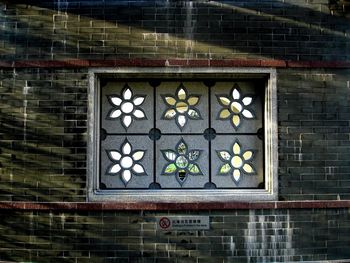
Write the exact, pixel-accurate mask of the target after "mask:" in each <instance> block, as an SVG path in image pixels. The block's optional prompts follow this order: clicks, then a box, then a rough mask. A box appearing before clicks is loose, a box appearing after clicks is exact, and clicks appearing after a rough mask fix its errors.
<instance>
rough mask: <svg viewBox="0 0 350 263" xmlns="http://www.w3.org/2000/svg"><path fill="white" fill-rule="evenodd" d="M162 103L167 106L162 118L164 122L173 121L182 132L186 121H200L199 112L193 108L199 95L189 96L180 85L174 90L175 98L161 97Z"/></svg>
mask: <svg viewBox="0 0 350 263" xmlns="http://www.w3.org/2000/svg"><path fill="white" fill-rule="evenodd" d="M162 98H163V101H164V102H165V104H166V105H167V106H168V108H167V109H166V110H165V111H164V113H163V115H162V118H163V119H164V120H172V119H175V122H176V124H177V126H178V127H179V128H180V129H181V130H182V129H183V127H184V126H185V125H186V123H187V122H188V119H192V120H201V119H202V116H201V114H200V112H199V111H198V110H197V109H196V108H195V107H194V106H196V105H197V104H198V103H199V99H200V95H189V96H188V92H187V91H186V88H185V87H184V85H183V84H182V83H181V84H180V86H179V87H178V88H177V90H176V96H175V97H173V96H172V95H168V94H167V95H162ZM187 118H188V119H187Z"/></svg>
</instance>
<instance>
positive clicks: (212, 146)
mask: <svg viewBox="0 0 350 263" xmlns="http://www.w3.org/2000/svg"><path fill="white" fill-rule="evenodd" d="M97 83H98V84H99V85H98V88H96V89H95V90H94V96H95V97H97V99H96V98H94V99H93V100H94V102H95V104H94V105H95V108H94V110H93V116H94V118H93V119H94V120H95V121H97V122H98V125H93V126H94V129H96V127H98V131H95V132H94V136H92V137H90V138H91V139H92V142H91V143H92V144H93V147H92V149H93V150H92V151H93V152H95V153H97V155H96V156H94V157H93V158H92V162H94V163H95V162H97V165H96V164H94V175H93V185H94V186H93V187H94V189H93V190H97V191H100V192H101V193H102V192H105V193H123V191H126V192H127V193H136V192H137V193H139V194H141V195H142V193H145V194H146V195H149V194H150V193H151V192H152V191H153V192H159V193H160V192H163V193H164V192H167V191H173V192H171V193H181V192H184V193H185V192H186V191H192V190H193V191H195V192H196V193H200V192H201V191H203V193H204V192H205V193H206V194H208V193H210V191H216V192H215V193H216V194H217V190H223V191H226V190H229V191H231V192H234V191H240V190H254V189H255V190H259V189H262V190H266V189H267V188H268V184H269V183H270V182H269V180H266V179H267V177H266V171H267V169H266V167H265V165H266V150H267V147H266V145H265V144H266V141H267V140H266V138H265V136H266V134H267V133H266V130H267V129H266V127H265V117H266V114H267V105H266V96H267V95H266V94H267V93H266V81H262V79H253V80H252V79H246V78H244V79H237V80H232V79H229V78H227V79H225V78H218V79H215V78H214V79H207V78H203V79H201V78H194V79H190V78H184V79H181V78H164V79H162V78H148V79H147V78H106V79H104V78H101V79H99V80H98V81H97ZM96 102H97V103H96ZM90 185H91V183H90ZM132 191H135V192H132ZM208 191H209V192H208ZM169 193H170V192H169ZM191 193H193V192H191Z"/></svg>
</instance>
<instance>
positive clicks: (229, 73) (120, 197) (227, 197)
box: [87, 67, 278, 203]
mask: <svg viewBox="0 0 350 263" xmlns="http://www.w3.org/2000/svg"><path fill="white" fill-rule="evenodd" d="M133 75H134V76H138V77H142V78H152V77H154V76H156V75H158V76H167V77H169V76H170V77H172V78H180V77H181V76H191V75H203V77H204V78H206V79H208V78H213V79H215V78H218V75H220V77H221V78H222V77H223V76H224V77H225V78H227V79H229V78H235V79H237V78H239V79H243V80H244V79H247V80H250V79H261V81H265V83H266V85H265V98H264V100H265V101H264V114H263V116H264V138H265V139H264V140H265V141H264V154H265V163H264V169H265V170H264V176H265V189H200V190H187V189H183V190H180V191H179V190H164V189H150V190H142V191H140V190H137V189H136V190H133V189H130V190H126V189H125V190H122V191H118V190H108V189H107V190H105V189H103V190H101V189H99V188H98V181H99V176H100V175H99V161H100V160H99V156H100V154H99V153H100V149H99V143H98V142H99V140H100V128H101V127H100V102H101V98H100V92H99V90H100V78H101V77H102V78H103V77H107V76H108V77H109V78H115V79H116V80H117V79H118V77H119V78H122V77H123V78H124V77H125V76H128V77H132V76H133ZM276 80H277V73H276V69H275V68H226V67H225V68H223V67H217V68H176V67H165V68H162V67H159V68H155V67H154V68H153V67H147V68H144V67H127V68H123V67H121V68H116V69H112V68H90V69H89V87H88V145H87V201H92V202H105V201H113V202H118V203H131V202H138V203H140V202H142V203H144V202H156V203H173V202H176V203H190V202H199V203H200V202H233V201H245V202H248V201H273V200H276V199H277V197H278V175H277V173H278V139H277V87H276Z"/></svg>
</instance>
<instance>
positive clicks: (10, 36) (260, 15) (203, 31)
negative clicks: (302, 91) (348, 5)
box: [0, 0, 350, 60]
mask: <svg viewBox="0 0 350 263" xmlns="http://www.w3.org/2000/svg"><path fill="white" fill-rule="evenodd" d="M5 2H6V1H5ZM28 3H29V2H27V1H16V3H13V2H9V3H7V4H3V5H2V9H1V13H2V16H3V17H4V18H5V23H4V26H3V27H2V29H1V30H2V31H3V32H2V34H0V36H1V39H2V41H4V43H5V44H4V45H3V47H2V48H1V51H3V55H2V56H1V57H2V58H3V59H9V60H11V59H29V60H31V59H66V58H88V59H113V58H132V57H137V58H205V59H225V58H274V59H286V60H348V59H349V48H348V46H349V28H350V23H349V19H348V18H347V17H346V16H344V15H339V14H338V13H336V12H331V11H330V9H329V5H328V4H326V3H324V4H319V3H317V4H309V3H302V2H301V3H300V5H298V4H295V1H283V2H281V1H277V0H276V1H268V2H263V1H247V2H242V1H204V0H198V1H172V0H168V1H151V0H150V1H132V2H129V1H111V2H110V3H108V4H106V3H103V4H101V2H96V1H75V2H69V1H57V2H42V3H41V1H36V2H35V3H33V1H31V2H30V3H29V4H28ZM332 6H333V5H332Z"/></svg>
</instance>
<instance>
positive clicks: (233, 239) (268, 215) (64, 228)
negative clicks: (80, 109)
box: [0, 209, 350, 263]
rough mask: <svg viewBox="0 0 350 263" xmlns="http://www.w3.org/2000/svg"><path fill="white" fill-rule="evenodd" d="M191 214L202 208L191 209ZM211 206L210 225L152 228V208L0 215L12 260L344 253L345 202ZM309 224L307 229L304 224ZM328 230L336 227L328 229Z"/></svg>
mask: <svg viewBox="0 0 350 263" xmlns="http://www.w3.org/2000/svg"><path fill="white" fill-rule="evenodd" d="M191 212H192V214H197V213H198V214H203V213H204V214H207V212H198V211H197V212H193V211H191ZM308 212H309V213H306V214H304V213H303V211H301V210H293V211H292V210H291V211H288V210H279V211H277V210H257V211H253V210H252V211H249V212H248V211H242V210H238V211H229V212H224V213H222V212H218V211H212V212H211V213H212V214H211V217H210V220H211V229H210V230H201V231H159V230H157V227H156V217H159V216H164V215H166V214H168V212H165V213H159V212H145V213H144V212H142V211H140V212H136V211H135V212H131V211H128V212H122V211H119V212H107V211H105V212H103V213H101V212H98V211H97V212H69V213H66V212H50V213H48V212H23V211H21V212H14V211H8V212H6V213H4V214H3V215H2V216H1V218H0V228H1V229H2V236H1V239H0V247H1V249H0V260H7V261H13V262H142V263H146V262H169V263H178V262H181V263H183V262H193V263H194V262H201V261H202V262H227V263H229V262H301V261H308V262H310V261H314V262H315V261H319V260H334V259H342V258H343V259H344V258H349V256H350V254H349V252H348V250H347V249H346V244H347V242H348V241H349V236H348V235H341V233H340V232H338V231H339V230H340V229H343V230H346V226H345V225H343V226H342V227H343V228H341V227H340V228H339V226H338V225H337V224H338V223H339V222H347V221H348V220H349V214H348V212H347V210H346V209H335V210H327V211H326V210H323V211H317V210H313V211H311V210H310V211H308ZM311 228H312V230H311ZM335 230H336V231H335Z"/></svg>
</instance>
